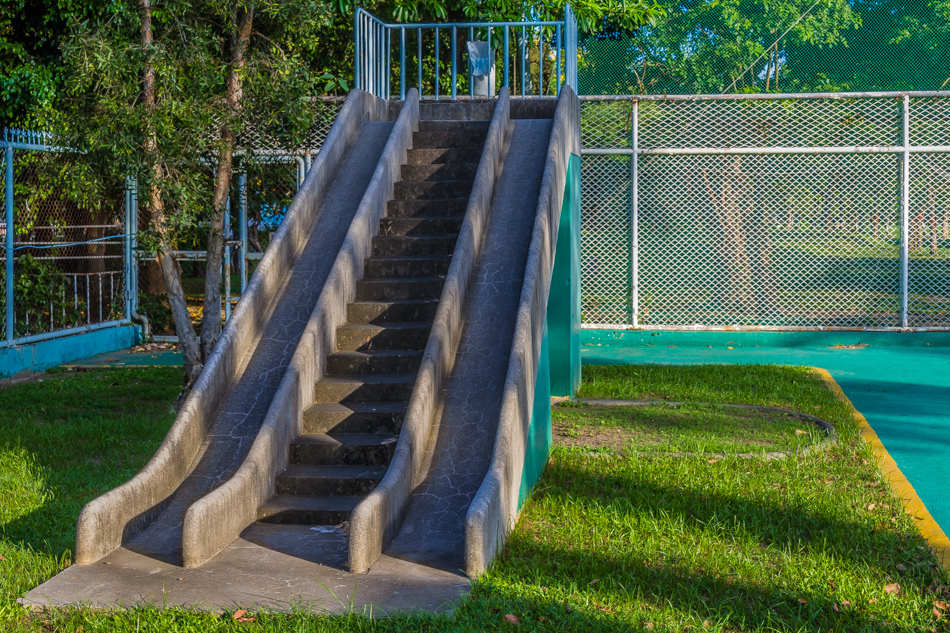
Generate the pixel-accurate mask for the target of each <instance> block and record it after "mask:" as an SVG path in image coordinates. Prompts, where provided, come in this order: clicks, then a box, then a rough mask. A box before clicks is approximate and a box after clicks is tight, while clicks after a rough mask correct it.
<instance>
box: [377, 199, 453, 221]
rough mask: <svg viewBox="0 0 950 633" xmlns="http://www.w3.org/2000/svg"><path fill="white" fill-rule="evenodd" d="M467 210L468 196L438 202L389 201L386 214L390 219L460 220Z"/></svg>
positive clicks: (434, 200) (433, 200)
mask: <svg viewBox="0 0 950 633" xmlns="http://www.w3.org/2000/svg"><path fill="white" fill-rule="evenodd" d="M467 208H468V196H464V197H461V198H443V199H440V200H436V199H432V200H390V201H389V202H388V203H387V209H386V213H387V215H388V216H389V217H391V218H423V217H424V218H434V217H440V218H461V217H463V216H464V215H465V210H466V209H467Z"/></svg>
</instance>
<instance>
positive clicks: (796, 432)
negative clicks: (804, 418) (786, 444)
mask: <svg viewBox="0 0 950 633" xmlns="http://www.w3.org/2000/svg"><path fill="white" fill-rule="evenodd" d="M795 435H808V431H803V430H801V429H795Z"/></svg>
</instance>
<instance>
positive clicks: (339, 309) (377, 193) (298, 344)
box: [181, 90, 419, 567]
mask: <svg viewBox="0 0 950 633" xmlns="http://www.w3.org/2000/svg"><path fill="white" fill-rule="evenodd" d="M418 104H419V101H418V95H417V93H416V91H415V90H410V91H409V95H408V96H407V99H406V101H405V103H404V104H403V110H402V112H400V114H399V117H398V118H397V119H396V121H395V122H394V123H390V122H373V123H366V124H364V128H366V129H367V130H378V131H377V132H367V134H375V135H374V136H372V139H364V138H363V137H362V134H361V136H360V138H359V139H358V144H354V146H353V147H352V151H351V153H348V154H347V158H346V160H345V161H344V165H343V166H342V167H341V169H340V175H339V176H338V177H337V179H336V180H334V182H333V184H332V185H331V191H330V192H328V194H327V202H326V203H325V206H327V207H331V208H333V207H335V205H337V204H346V205H349V204H350V203H352V202H353V199H354V198H358V203H353V204H352V206H347V207H346V209H347V210H350V211H351V212H350V213H349V214H347V215H346V219H345V225H344V226H338V227H334V228H336V229H342V230H339V231H338V232H333V231H331V232H330V233H328V234H324V230H325V229H330V228H331V227H323V226H320V224H319V223H318V224H317V226H315V227H314V231H313V240H314V242H316V243H319V244H322V245H323V246H324V248H322V249H320V250H319V252H315V253H314V256H315V258H317V260H318V261H319V266H321V267H325V269H326V271H327V272H326V276H325V277H324V278H323V279H322V283H321V286H320V288H319V289H318V290H319V294H318V295H316V294H314V295H313V296H309V297H307V298H308V299H309V301H301V302H300V304H299V305H297V304H294V305H288V306H287V310H288V311H289V312H291V311H292V312H294V314H295V317H296V319H297V320H296V321H293V323H294V326H295V329H294V333H295V334H297V337H296V339H295V340H294V341H293V342H292V344H291V345H288V347H287V348H286V349H287V352H288V356H289V355H290V354H292V357H291V358H289V363H288V362H285V363H284V365H283V366H280V367H278V366H276V365H275V366H274V369H279V373H278V372H275V373H276V376H275V378H276V379H275V380H274V381H273V382H272V383H271V384H269V385H268V387H269V388H270V392H269V393H270V396H271V400H270V402H269V403H268V406H267V408H266V415H265V416H262V418H263V419H262V422H260V423H259V427H258V429H259V430H257V429H255V431H256V432H255V433H254V434H253V435H251V436H249V437H248V438H247V441H248V443H250V442H251V441H253V444H252V445H251V446H250V448H249V450H246V451H245V453H243V454H242V455H240V457H241V458H242V459H241V460H240V461H238V463H237V464H240V468H237V464H235V466H234V468H231V470H229V471H227V475H228V477H230V478H229V479H228V480H227V481H226V483H224V484H223V485H221V486H220V487H218V488H217V489H215V490H213V491H211V492H209V493H207V495H206V496H204V497H203V498H201V499H200V500H198V501H196V502H195V503H194V504H193V505H191V507H190V508H188V510H187V514H186V515H185V517H184V522H183V527H182V537H181V538H182V548H183V552H182V553H183V562H184V565H185V566H186V567H194V566H197V565H200V564H202V563H204V561H206V560H208V559H209V558H210V557H212V556H214V555H215V554H216V553H217V552H219V551H220V550H221V549H223V548H224V547H225V546H226V545H228V544H229V543H230V542H231V541H233V540H234V539H236V538H237V537H238V535H239V534H240V533H241V531H242V530H244V528H246V527H247V526H248V525H250V524H251V523H253V522H254V521H255V520H256V519H257V510H258V508H259V507H260V506H261V505H263V504H264V503H265V502H266V501H267V500H268V499H269V498H270V497H271V496H272V495H273V494H274V478H275V476H276V475H277V473H278V472H280V471H281V470H282V469H283V468H284V467H285V466H286V465H287V462H288V458H289V446H290V441H291V440H292V439H293V438H294V437H296V436H297V435H299V434H300V431H301V420H302V417H303V411H304V408H305V407H306V406H308V405H309V404H310V403H311V402H312V401H313V397H314V385H315V384H316V383H317V381H319V380H320V378H322V377H323V375H324V372H325V369H326V359H327V356H328V355H329V354H330V353H331V352H332V351H333V350H334V349H336V334H337V328H338V327H339V326H340V325H342V324H343V323H345V322H346V305H347V304H348V303H349V302H351V301H352V300H353V299H354V298H355V296H356V282H357V280H358V279H359V278H360V277H362V276H363V265H364V262H365V260H366V258H368V257H369V255H370V254H371V252H372V241H373V236H374V235H375V234H376V232H377V231H378V230H379V221H380V219H381V218H382V217H383V215H384V214H385V212H386V203H387V201H388V200H389V199H390V198H391V197H392V193H393V187H394V184H395V183H396V181H398V180H399V173H400V166H401V165H402V163H403V162H404V161H405V159H406V152H407V150H408V149H409V147H411V143H412V134H413V131H414V130H415V129H417V128H418V125H419V123H418V122H419V110H418ZM383 143H385V145H384V146H383ZM379 148H381V149H380V150H379V151H377V149H379ZM351 157H352V160H353V161H354V162H355V164H349V163H348V161H349V160H350V159H351ZM367 168H368V169H367ZM346 170H350V172H352V173H350V172H348V171H346ZM370 174H371V178H370V177H369V175H370ZM338 186H340V187H341V189H339V190H335V189H336V188H337V187H338ZM337 197H338V198H339V200H340V202H339V203H338V202H336V200H337ZM329 210H330V209H327V210H326V211H324V214H326V215H330V214H329V213H328V211H329ZM340 215H343V214H340ZM338 235H339V242H330V243H328V238H330V237H333V238H336V237H337V236H338ZM308 251H309V247H308ZM331 253H335V254H336V255H335V257H330V256H328V255H329V254H331ZM308 262H309V260H304V258H303V257H302V258H301V263H298V265H297V266H296V267H295V269H294V275H296V274H297V273H298V269H299V268H300V267H301V265H303V264H304V263H308ZM304 270H306V268H304ZM297 283H298V282H297V281H295V280H294V279H293V278H291V280H290V281H289V282H288V291H287V292H288V293H291V292H293V290H292V289H293V288H294V287H295V285H296V284H297ZM302 285H306V284H302ZM314 303H315V304H316V305H315V306H314ZM272 320H274V321H278V323H279V322H280V321H282V320H286V319H285V317H283V316H282V313H281V312H278V311H275V314H274V316H273V317H272ZM278 327H280V326H278ZM235 468H237V470H236V471H235ZM232 473H233V477H232V476H231V474H232Z"/></svg>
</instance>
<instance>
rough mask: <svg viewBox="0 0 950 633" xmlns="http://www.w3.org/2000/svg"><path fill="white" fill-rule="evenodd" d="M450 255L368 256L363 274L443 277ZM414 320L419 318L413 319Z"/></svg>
mask: <svg viewBox="0 0 950 633" xmlns="http://www.w3.org/2000/svg"><path fill="white" fill-rule="evenodd" d="M451 263H452V258H451V257H445V256H441V255H439V256H436V257H429V256H426V255H420V256H416V257H370V258H369V259H367V260H366V263H365V264H364V266H363V274H364V275H366V277H367V278H371V277H444V276H445V275H446V273H448V272H449V265H450V264H451ZM415 320H416V321H418V320H420V319H415Z"/></svg>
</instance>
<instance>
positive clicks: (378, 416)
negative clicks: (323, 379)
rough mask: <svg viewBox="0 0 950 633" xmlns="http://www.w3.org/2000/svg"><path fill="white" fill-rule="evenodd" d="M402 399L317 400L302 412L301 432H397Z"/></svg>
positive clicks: (403, 406)
mask: <svg viewBox="0 0 950 633" xmlns="http://www.w3.org/2000/svg"><path fill="white" fill-rule="evenodd" d="M406 406H407V403H405V402H349V403H347V404H345V405H344V404H339V403H336V402H332V403H329V402H327V403H324V402H319V403H315V404H312V405H310V406H309V407H307V408H306V409H305V410H304V412H303V431H304V433H328V432H329V433H399V431H400V429H402V422H403V420H404V419H405V417H406Z"/></svg>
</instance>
